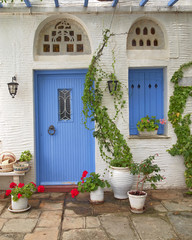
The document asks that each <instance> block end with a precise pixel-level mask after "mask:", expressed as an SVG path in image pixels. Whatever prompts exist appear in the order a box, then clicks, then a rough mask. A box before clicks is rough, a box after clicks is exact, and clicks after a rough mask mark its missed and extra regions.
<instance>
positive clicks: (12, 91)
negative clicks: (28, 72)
mask: <svg viewBox="0 0 192 240" xmlns="http://www.w3.org/2000/svg"><path fill="white" fill-rule="evenodd" d="M7 85H8V89H9V93H10V95H11V96H12V98H14V97H15V95H16V94H17V89H18V85H19V83H17V79H16V77H15V76H14V77H12V82H10V83H7Z"/></svg>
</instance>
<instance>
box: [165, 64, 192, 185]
mask: <svg viewBox="0 0 192 240" xmlns="http://www.w3.org/2000/svg"><path fill="white" fill-rule="evenodd" d="M191 66H192V62H188V63H185V64H183V65H181V66H180V68H179V69H178V70H177V71H176V72H175V73H174V74H173V76H172V78H171V82H173V83H174V92H173V95H172V96H171V97H170V106H169V112H168V119H169V121H170V122H171V124H172V126H173V128H174V132H175V134H176V136H177V142H176V144H174V145H173V146H172V148H171V149H169V150H168V152H169V153H170V154H171V155H172V156H175V155H181V156H183V157H184V163H185V167H186V170H185V182H186V185H187V187H188V188H192V135H191V132H190V124H191V119H190V116H191V113H190V114H186V115H184V116H183V112H184V109H185V106H186V102H187V99H188V97H190V96H191V97H192V86H179V81H180V80H181V79H182V78H183V70H186V69H187V68H189V67H191Z"/></svg>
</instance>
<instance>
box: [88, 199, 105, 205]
mask: <svg viewBox="0 0 192 240" xmlns="http://www.w3.org/2000/svg"><path fill="white" fill-rule="evenodd" d="M89 202H90V203H91V204H95V205H98V204H102V203H104V200H103V201H92V200H91V199H89Z"/></svg>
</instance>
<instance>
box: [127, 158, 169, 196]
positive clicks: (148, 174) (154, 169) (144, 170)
mask: <svg viewBox="0 0 192 240" xmlns="http://www.w3.org/2000/svg"><path fill="white" fill-rule="evenodd" d="M155 156H158V154H155V155H153V156H149V157H148V158H146V159H145V160H143V161H142V162H141V163H140V164H138V163H135V164H134V165H133V167H132V168H131V173H132V174H134V175H135V174H136V175H138V177H137V186H136V192H142V191H143V187H144V183H145V182H150V183H151V187H152V188H153V189H156V188H157V187H156V185H155V184H156V183H157V182H158V181H162V180H163V179H165V178H164V177H163V176H161V175H160V174H159V173H158V172H160V171H161V169H160V167H159V166H158V165H157V164H154V162H153V161H154V159H155Z"/></svg>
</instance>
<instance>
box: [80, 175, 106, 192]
mask: <svg viewBox="0 0 192 240" xmlns="http://www.w3.org/2000/svg"><path fill="white" fill-rule="evenodd" d="M77 186H78V191H79V192H82V193H84V192H91V191H95V190H97V189H98V187H101V188H104V187H108V188H109V187H110V184H109V183H108V181H107V180H102V179H100V175H99V174H98V173H95V172H92V173H90V176H89V177H86V178H83V180H82V181H80V182H78V184H77Z"/></svg>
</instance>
